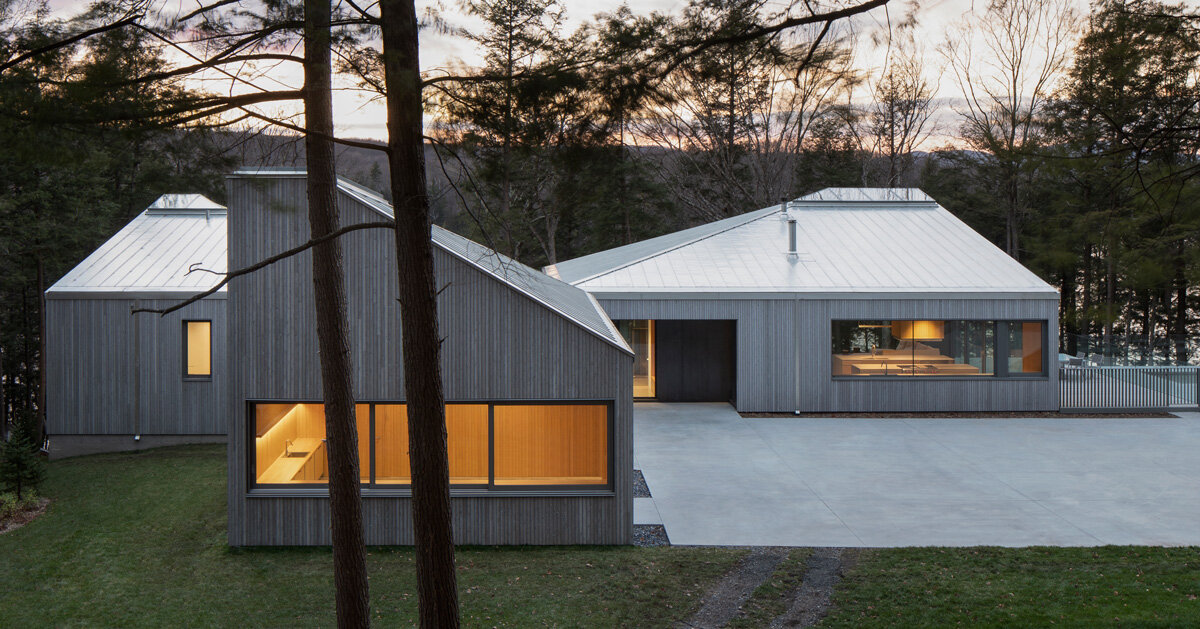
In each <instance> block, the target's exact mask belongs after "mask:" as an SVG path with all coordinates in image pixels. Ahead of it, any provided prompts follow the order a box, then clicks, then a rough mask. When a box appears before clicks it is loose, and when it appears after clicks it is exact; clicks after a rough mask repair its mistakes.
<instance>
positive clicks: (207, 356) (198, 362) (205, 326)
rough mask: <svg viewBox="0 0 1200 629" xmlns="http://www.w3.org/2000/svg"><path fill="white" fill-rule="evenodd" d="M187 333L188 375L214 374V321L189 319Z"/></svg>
mask: <svg viewBox="0 0 1200 629" xmlns="http://www.w3.org/2000/svg"><path fill="white" fill-rule="evenodd" d="M186 335H187V375H189V376H211V375H212V322H211V321H188V322H187V324H186Z"/></svg>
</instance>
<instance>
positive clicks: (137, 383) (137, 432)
mask: <svg viewBox="0 0 1200 629" xmlns="http://www.w3.org/2000/svg"><path fill="white" fill-rule="evenodd" d="M133 307H134V308H135V309H136V308H140V307H141V302H140V301H136V300H135V301H134V302H133ZM141 440H142V318H141V317H140V316H138V315H136V314H135V315H133V442H134V443H138V442H140V441H141Z"/></svg>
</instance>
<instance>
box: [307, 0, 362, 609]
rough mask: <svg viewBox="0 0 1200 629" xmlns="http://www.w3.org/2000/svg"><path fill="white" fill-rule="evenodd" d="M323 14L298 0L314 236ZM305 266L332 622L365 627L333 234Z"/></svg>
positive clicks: (331, 217) (340, 285)
mask: <svg viewBox="0 0 1200 629" xmlns="http://www.w3.org/2000/svg"><path fill="white" fill-rule="evenodd" d="M330 19H331V9H330V4H329V0H305V2H304V39H305V46H304V90H305V97H304V124H305V132H306V133H305V136H304V149H305V152H306V161H307V164H308V179H307V182H308V184H307V185H308V221H309V226H310V228H311V231H312V236H313V237H318V236H323V235H325V234H328V233H330V232H333V231H336V230H337V229H338V222H339V221H338V209H337V174H336V170H335V168H334V150H333V149H334V147H333V141H332V137H333V93H332V89H331V72H332V68H331V65H330V25H329V24H330ZM312 274H313V297H314V301H315V307H316V314H317V343H318V346H319V348H320V354H321V355H320V357H321V386H322V393H323V394H324V399H325V452H326V454H327V456H328V459H329V518H330V529H331V534H332V540H333V582H334V588H335V597H336V601H337V622H338V626H339V627H368V626H370V624H371V615H370V594H369V592H368V589H367V558H366V545H365V542H364V539H363V522H362V496H361V494H360V493H359V460H358V427H357V424H356V422H355V419H354V385H353V379H352V375H351V362H350V331H349V321H348V318H347V315H346V275H345V269H344V268H343V262H342V246H341V242H340V241H338V240H337V239H333V240H330V241H328V242H325V243H322V244H319V245H317V246H315V247H313V249H312Z"/></svg>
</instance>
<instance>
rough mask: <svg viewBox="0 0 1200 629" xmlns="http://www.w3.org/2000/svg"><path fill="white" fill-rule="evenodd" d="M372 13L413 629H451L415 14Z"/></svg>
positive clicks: (403, 6) (410, 6) (403, 4)
mask: <svg viewBox="0 0 1200 629" xmlns="http://www.w3.org/2000/svg"><path fill="white" fill-rule="evenodd" d="M380 12H381V17H382V31H383V64H384V85H385V89H386V92H387V120H388V159H389V161H390V165H391V182H392V193H393V196H394V198H395V212H396V264H397V266H398V267H399V273H398V275H399V280H400V286H399V296H400V318H401V331H402V334H403V345H404V385H405V393H406V394H407V398H408V443H409V460H410V464H411V470H412V517H413V542H414V544H415V546H416V554H417V603H418V613H419V618H420V625H421V627H426V628H433V627H437V628H439V629H443V628H455V627H458V624H459V619H458V585H457V579H456V574H455V569H454V536H453V528H452V521H451V517H450V472H449V463H448V462H447V457H446V415H445V405H444V400H443V397H442V373H441V364H442V362H441V335H440V333H439V332H438V319H437V293H436V288H435V282H434V274H433V246H432V244H431V242H430V223H429V198H428V197H427V196H426V188H425V152H424V138H423V135H422V133H423V123H422V110H421V75H420V64H419V58H418V50H417V13H416V7H415V6H414V3H413V1H412V0H382V2H381V3H380Z"/></svg>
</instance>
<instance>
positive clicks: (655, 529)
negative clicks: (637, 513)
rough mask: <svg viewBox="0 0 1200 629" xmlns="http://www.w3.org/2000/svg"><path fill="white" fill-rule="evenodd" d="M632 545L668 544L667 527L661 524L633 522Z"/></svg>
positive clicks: (669, 543) (669, 542) (669, 541)
mask: <svg viewBox="0 0 1200 629" xmlns="http://www.w3.org/2000/svg"><path fill="white" fill-rule="evenodd" d="M633 545H634V546H670V545H671V540H670V539H668V538H667V529H666V528H665V527H663V525H661V524H634V525H633Z"/></svg>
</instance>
